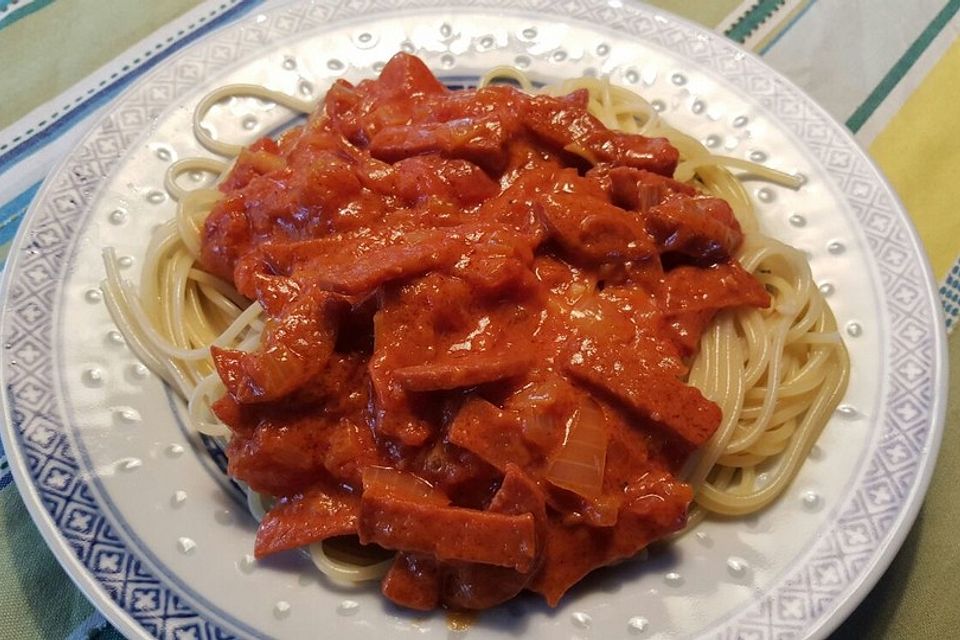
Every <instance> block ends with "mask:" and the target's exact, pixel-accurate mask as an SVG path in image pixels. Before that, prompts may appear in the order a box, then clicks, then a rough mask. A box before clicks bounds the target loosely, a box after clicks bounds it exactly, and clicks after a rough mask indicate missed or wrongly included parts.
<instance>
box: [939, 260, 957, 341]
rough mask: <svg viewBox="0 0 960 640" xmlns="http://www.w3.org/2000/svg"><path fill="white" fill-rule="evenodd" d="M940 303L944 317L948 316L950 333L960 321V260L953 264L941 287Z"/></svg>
mask: <svg viewBox="0 0 960 640" xmlns="http://www.w3.org/2000/svg"><path fill="white" fill-rule="evenodd" d="M940 302H942V303H943V315H944V316H946V321H947V331H948V332H949V331H951V330H952V329H953V327H954V326H955V325H956V324H957V321H958V320H960V258H957V261H956V262H954V263H953V267H951V268H950V272H949V273H948V274H947V278H946V279H945V280H944V281H943V285H941V287H940Z"/></svg>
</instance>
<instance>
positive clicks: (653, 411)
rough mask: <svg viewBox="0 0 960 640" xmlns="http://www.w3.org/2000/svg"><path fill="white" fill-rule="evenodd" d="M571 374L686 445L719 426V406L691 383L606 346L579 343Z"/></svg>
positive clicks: (693, 444)
mask: <svg viewBox="0 0 960 640" xmlns="http://www.w3.org/2000/svg"><path fill="white" fill-rule="evenodd" d="M565 369H566V371H567V372H568V373H569V374H570V375H571V376H572V377H573V378H574V379H576V380H578V381H580V382H582V383H584V384H587V385H589V386H591V387H593V388H596V389H599V390H601V391H603V392H605V393H607V394H609V395H610V396H612V397H613V398H615V399H617V400H618V401H620V402H621V403H623V404H624V405H626V406H627V407H629V408H630V409H631V410H633V411H634V412H636V413H637V414H639V415H641V416H643V417H645V418H648V419H650V420H652V421H653V422H654V423H655V424H657V425H661V426H662V427H663V428H664V429H665V430H666V431H667V432H669V433H670V434H672V435H674V436H675V437H677V438H678V439H679V440H680V441H681V442H683V443H684V444H685V445H687V446H689V447H690V448H696V447H699V446H701V445H702V444H703V443H704V442H706V441H707V440H709V439H710V437H711V436H712V435H713V433H714V432H715V431H716V430H717V428H718V427H719V426H720V420H721V417H722V416H721V414H720V408H719V407H718V406H717V405H716V404H715V403H713V402H711V401H709V400H707V399H706V398H704V397H703V394H701V393H700V391H699V390H698V389H696V388H695V387H691V386H688V385H686V384H684V383H683V382H681V381H680V380H678V379H677V378H676V377H675V376H673V375H669V374H666V375H665V374H664V373H663V372H661V371H658V370H657V369H656V364H655V363H641V362H637V361H636V360H634V359H633V358H625V357H623V355H622V354H621V353H618V352H614V351H612V350H606V349H600V348H595V349H586V350H584V349H581V350H579V351H577V352H575V353H574V354H573V356H572V357H571V358H570V360H569V361H568V362H567V363H566V366H565Z"/></svg>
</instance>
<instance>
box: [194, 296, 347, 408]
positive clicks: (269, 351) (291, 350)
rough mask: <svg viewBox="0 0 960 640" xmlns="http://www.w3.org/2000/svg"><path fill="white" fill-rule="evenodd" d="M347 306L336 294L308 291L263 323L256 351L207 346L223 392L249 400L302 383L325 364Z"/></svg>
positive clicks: (275, 396)
mask: <svg viewBox="0 0 960 640" xmlns="http://www.w3.org/2000/svg"><path fill="white" fill-rule="evenodd" d="M347 308H349V303H347V302H346V301H345V300H344V299H343V298H342V297H341V296H338V295H335V294H331V293H328V292H325V291H320V290H313V291H310V292H307V293H305V294H303V295H301V296H299V297H298V298H296V299H295V300H294V301H293V302H292V303H290V304H289V305H288V306H287V309H286V311H285V312H284V314H283V315H282V317H281V318H280V319H277V320H269V321H268V322H267V325H266V328H265V329H264V337H263V341H262V344H261V346H260V348H259V349H257V351H254V352H244V351H234V350H230V349H221V348H219V347H212V348H211V349H210V353H211V355H212V357H213V363H214V365H215V366H216V368H217V373H219V374H220V378H221V379H222V380H223V384H224V385H225V386H226V387H227V392H228V393H229V394H230V395H231V396H232V397H233V398H234V400H236V401H237V402H239V403H241V404H248V403H256V402H267V401H271V400H277V399H279V398H282V397H284V396H286V395H288V394H289V393H291V392H293V391H295V390H296V389H298V388H300V387H301V386H303V384H304V383H305V382H307V381H308V380H309V379H310V378H312V377H313V376H315V375H316V374H317V373H319V372H320V371H321V370H322V369H323V367H324V366H325V365H326V363H327V360H328V358H329V357H330V354H331V352H332V351H333V347H334V343H335V342H336V336H337V327H338V325H339V322H340V316H341V314H342V313H343V312H344V311H345V310H346V309H347Z"/></svg>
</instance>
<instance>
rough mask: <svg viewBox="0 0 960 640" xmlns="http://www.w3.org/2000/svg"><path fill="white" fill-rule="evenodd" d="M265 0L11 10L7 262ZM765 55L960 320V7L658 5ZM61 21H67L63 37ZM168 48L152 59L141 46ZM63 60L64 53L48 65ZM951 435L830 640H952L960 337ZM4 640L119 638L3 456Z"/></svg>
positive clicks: (4, 10)
mask: <svg viewBox="0 0 960 640" xmlns="http://www.w3.org/2000/svg"><path fill="white" fill-rule="evenodd" d="M268 4H269V3H268V2H265V1H264V0H226V1H223V0H215V1H207V2H198V1H197V0H164V2H150V3H141V2H131V1H130V0H96V2H90V1H84V0H0V68H3V70H4V72H3V74H0V96H2V98H0V264H2V261H3V260H4V259H5V257H6V255H7V250H8V247H9V244H10V242H11V240H12V239H13V237H14V235H15V234H16V229H17V227H18V225H19V223H20V220H21V219H22V217H23V215H24V213H25V211H26V209H27V207H28V206H29V203H30V200H31V199H32V197H33V195H34V194H35V193H36V191H37V188H38V187H39V184H40V182H41V181H42V180H43V178H44V177H45V175H46V174H47V172H48V171H49V170H50V169H51V168H52V166H53V165H54V164H55V163H56V161H57V159H58V158H60V157H61V156H62V155H63V154H64V153H66V152H67V151H69V149H70V148H71V147H72V146H73V145H74V144H75V143H76V141H77V140H78V138H79V136H80V135H82V133H83V132H84V131H86V130H87V129H88V128H89V126H90V125H91V124H92V123H93V122H94V121H96V120H97V118H98V116H99V114H100V113H102V110H103V109H104V108H105V107H106V106H107V105H108V103H109V101H110V99H111V98H112V97H114V96H115V95H116V94H117V93H118V92H119V91H121V90H122V89H123V88H124V87H125V86H127V85H128V84H129V82H131V81H133V80H134V79H135V78H136V77H138V76H139V75H140V74H142V73H143V72H144V71H145V70H146V69H147V68H149V66H151V65H152V64H155V63H157V62H162V60H163V59H164V58H166V57H167V56H168V55H170V54H171V53H173V52H175V51H176V50H178V49H179V48H181V47H182V46H185V45H186V44H187V43H189V41H191V40H192V39H193V38H194V37H195V36H196V35H197V33H198V32H199V31H203V30H207V29H210V28H215V27H216V26H218V25H222V24H226V23H228V22H230V21H232V20H235V19H237V18H239V17H241V16H243V15H246V14H248V13H250V12H255V11H257V9H258V7H259V8H262V7H263V6H266V5H268ZM651 4H653V5H655V6H657V7H660V8H662V9H666V10H668V11H672V12H674V13H676V14H678V15H681V16H684V17H687V18H689V19H691V20H694V21H697V22H700V23H701V24H703V25H705V26H706V27H708V28H710V29H714V30H715V31H717V32H718V33H723V34H724V35H726V36H727V37H729V38H731V39H733V40H735V41H737V42H739V43H740V44H742V45H744V46H745V47H747V48H748V49H751V50H753V51H755V52H757V53H759V54H760V55H761V56H762V57H763V58H764V59H765V60H766V62H768V63H769V64H770V65H771V66H773V67H774V68H776V69H777V70H779V71H780V72H782V73H783V74H785V75H786V76H787V77H789V78H790V79H792V80H793V81H794V82H796V83H797V84H798V85H799V86H801V87H802V88H803V89H805V90H806V91H807V92H808V93H809V94H810V95H811V96H813V98H814V99H816V100H817V101H819V102H820V103H821V104H822V105H823V106H824V107H825V108H826V109H827V110H828V111H829V112H830V113H831V114H832V115H833V116H834V117H835V118H836V119H837V120H839V121H840V122H843V123H844V124H846V126H847V127H848V128H849V129H850V130H851V131H852V132H853V134H854V136H855V137H856V139H857V140H858V142H859V143H860V144H861V145H862V146H863V148H865V149H866V150H867V151H868V152H869V154H870V155H871V156H872V157H873V158H874V160H875V161H876V162H877V164H878V165H879V166H880V168H881V169H882V170H883V171H884V173H885V174H886V175H887V177H888V178H889V179H890V181H891V183H892V184H893V186H894V188H895V189H896V190H897V192H898V193H899V195H900V197H901V199H902V200H903V202H904V204H905V206H906V208H907V210H908V212H909V214H910V216H911V218H912V220H913V222H914V224H915V225H916V227H917V229H918V231H919V233H920V236H921V238H922V240H923V242H924V245H925V247H926V249H927V253H928V255H929V257H930V261H931V264H932V266H933V269H934V273H935V275H936V277H937V279H938V282H939V283H940V284H941V289H940V293H941V298H942V302H943V304H944V311H945V321H946V324H947V327H948V330H949V329H952V327H953V323H954V321H956V320H957V317H958V315H960V260H958V256H960V213H958V212H957V211H956V210H955V208H954V206H955V205H954V203H956V202H958V201H960V180H956V179H955V177H954V176H953V175H952V173H953V171H955V170H956V169H958V168H960V146H958V145H957V144H956V140H958V139H960V119H957V118H956V117H955V112H956V107H955V104H956V102H955V96H957V95H960V41H958V38H957V36H958V34H960V15H958V10H960V0H948V1H944V0H916V1H915V2H910V3H905V2H901V1H900V0H872V1H871V2H869V3H866V2H842V1H841V0H746V1H741V0H656V1H654V2H652V3H651ZM64 25H69V28H65V27H64ZM148 50H150V51H156V52H157V53H156V55H153V56H152V57H150V58H146V59H141V57H140V56H139V55H138V53H137V52H140V51H148ZM51 52H55V53H53V54H51ZM949 350H950V363H951V367H950V369H951V372H950V373H951V376H950V379H951V381H952V383H951V385H950V387H951V393H950V399H949V407H948V413H947V423H946V431H945V435H944V439H943V445H942V448H941V452H940V457H939V461H938V465H937V469H936V472H935V474H934V477H933V481H932V484H931V487H930V490H929V493H928V494H927V497H926V500H925V502H924V505H923V507H922V509H921V511H920V514H919V516H918V518H917V521H916V523H915V524H914V526H913V528H912V530H911V531H910V534H909V535H908V537H907V539H906V541H905V542H904V545H903V547H902V549H901V550H900V552H899V554H898V555H897V556H896V558H895V559H894V561H893V563H892V565H891V566H890V568H889V570H888V571H887V572H886V574H885V575H884V576H883V578H882V579H881V580H880V582H879V584H878V585H877V586H876V588H875V589H874V590H873V591H872V592H871V593H870V595H869V596H868V597H867V599H866V600H865V601H864V603H863V604H862V605H861V606H860V607H859V608H858V609H857V610H856V611H855V612H854V614H853V615H852V616H851V617H850V618H849V619H848V620H847V621H846V622H845V623H844V624H843V625H842V626H841V627H840V628H839V630H837V632H836V633H835V634H834V638H842V639H846V638H914V637H923V638H947V637H954V636H955V635H956V634H957V629H958V628H960V607H957V606H956V604H955V603H956V602H957V601H958V600H960V580H957V579H956V576H957V575H958V570H960V544H958V543H957V538H956V534H955V526H956V524H958V523H960V501H958V500H956V499H953V497H952V495H951V492H950V489H951V488H952V487H955V486H958V485H960V433H958V432H957V431H956V430H955V429H954V426H955V425H957V423H958V421H960V398H958V396H960V394H958V393H956V391H957V389H958V388H960V364H958V363H960V338H957V337H955V336H954V337H952V338H951V339H950V341H949ZM0 585H2V589H0V636H2V637H4V638H114V637H118V636H119V634H118V633H117V632H116V631H115V630H114V629H112V628H111V627H110V626H109V624H107V622H106V620H104V618H103V617H102V616H101V615H100V614H99V613H97V612H96V611H95V610H94V609H93V607H92V606H91V605H90V604H89V603H88V602H87V600H86V599H85V598H84V596H83V595H82V594H81V593H80V592H79V591H78V590H77V589H76V588H74V586H73V584H72V583H71V582H70V580H69V578H67V576H66V575H65V574H64V573H63V571H62V570H61V569H60V567H59V565H58V564H57V562H56V561H55V560H54V558H53V556H52V555H51V554H50V552H49V551H48V550H47V549H46V546H45V545H44V543H43V541H42V539H41V537H40V535H39V533H38V532H37V530H36V528H35V527H34V525H33V523H32V521H31V520H30V518H29V516H28V515H27V512H26V509H25V507H24V505H23V503H22V501H21V499H20V496H19V494H18V493H17V490H16V487H15V486H14V485H13V483H12V478H11V476H10V472H9V469H8V466H7V462H6V458H5V457H4V455H3V452H2V450H0Z"/></svg>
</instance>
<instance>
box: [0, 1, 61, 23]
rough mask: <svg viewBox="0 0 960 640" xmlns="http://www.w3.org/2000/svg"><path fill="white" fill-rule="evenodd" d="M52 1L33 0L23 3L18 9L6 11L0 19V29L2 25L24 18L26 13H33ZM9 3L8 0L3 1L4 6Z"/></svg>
mask: <svg viewBox="0 0 960 640" xmlns="http://www.w3.org/2000/svg"><path fill="white" fill-rule="evenodd" d="M53 1H54V0H33V2H31V3H30V4H25V5H23V6H22V7H20V8H18V9H14V10H13V11H11V12H10V13H8V14H7V15H6V16H5V17H4V18H3V19H0V29H3V28H4V27H9V26H10V25H12V24H13V23H14V22H16V21H17V20H19V19H20V18H26V17H27V16H28V15H30V14H31V13H34V12H35V11H40V9H43V8H44V7H45V6H47V5H48V4H53ZM10 4H12V3H10V2H7V3H5V5H6V6H10Z"/></svg>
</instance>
